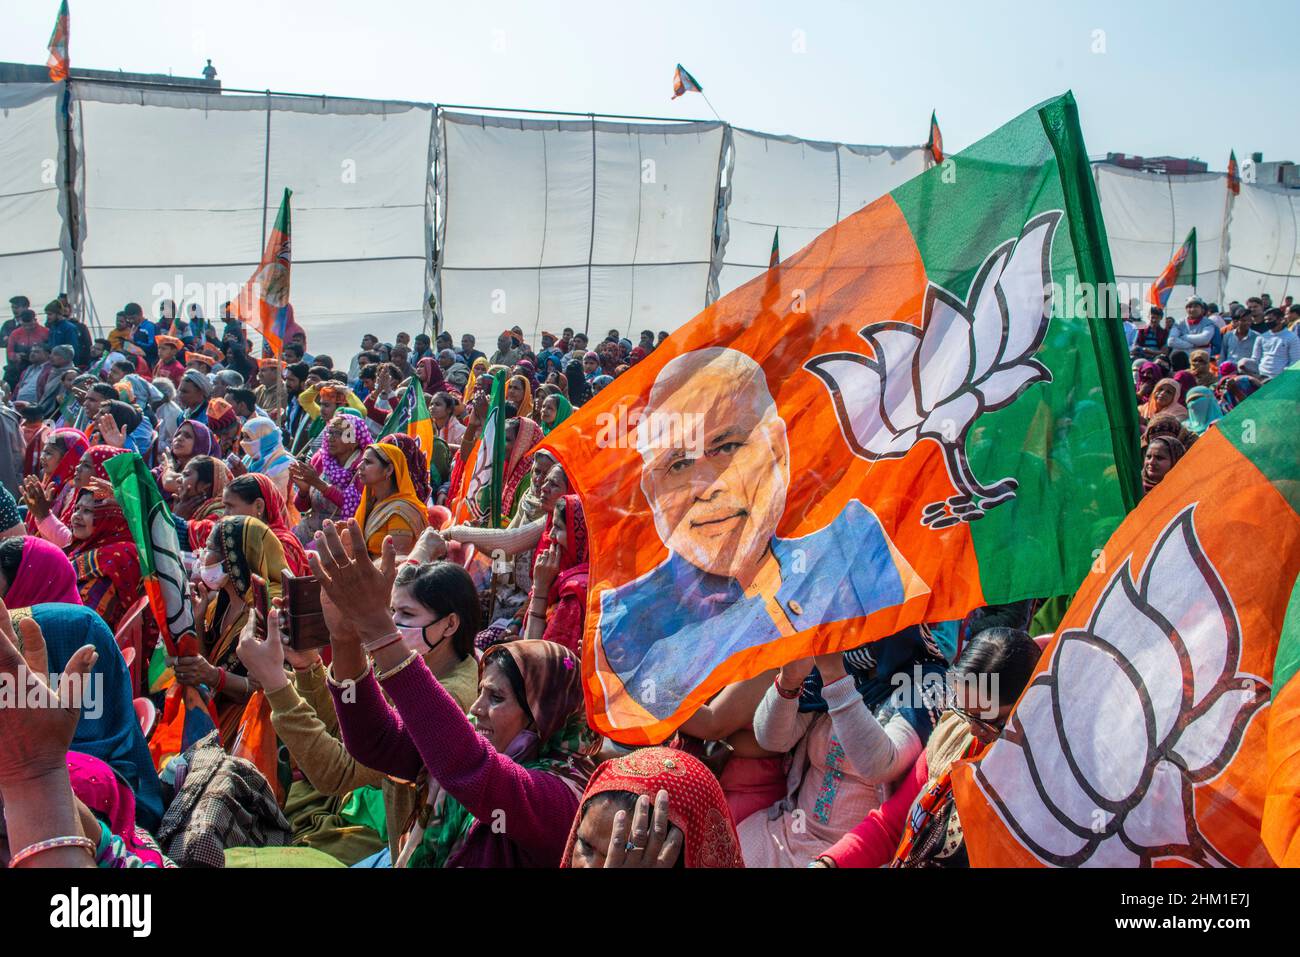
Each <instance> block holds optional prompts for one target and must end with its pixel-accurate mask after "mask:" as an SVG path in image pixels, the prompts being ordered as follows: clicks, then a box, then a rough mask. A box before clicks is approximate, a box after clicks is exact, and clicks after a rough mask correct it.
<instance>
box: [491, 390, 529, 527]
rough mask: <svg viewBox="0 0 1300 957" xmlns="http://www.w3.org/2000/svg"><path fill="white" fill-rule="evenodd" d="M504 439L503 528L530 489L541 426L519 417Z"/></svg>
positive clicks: (502, 480)
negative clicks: (535, 450) (529, 478)
mask: <svg viewBox="0 0 1300 957" xmlns="http://www.w3.org/2000/svg"><path fill="white" fill-rule="evenodd" d="M525 382H526V380H525ZM505 438H506V461H505V467H504V468H503V469H502V471H501V524H502V526H506V525H508V524H509V523H510V519H512V518H514V515H515V511H516V510H517V509H518V506H519V498H520V496H521V495H523V493H524V492H525V491H527V489H528V477H529V470H530V469H531V468H532V465H533V450H534V449H535V448H536V447H537V444H538V443H539V442H541V441H542V427H541V426H540V425H538V424H537V423H536V422H534V421H533V420H532V419H527V418H524V417H523V416H522V415H519V416H516V417H515V418H512V419H509V420H508V421H507V422H506V435H505ZM485 494H486V490H485Z"/></svg>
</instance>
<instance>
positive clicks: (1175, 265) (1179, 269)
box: [1147, 226, 1196, 310]
mask: <svg viewBox="0 0 1300 957" xmlns="http://www.w3.org/2000/svg"><path fill="white" fill-rule="evenodd" d="M1175 286H1191V287H1192V288H1193V289H1195V288H1196V227H1195V226H1193V227H1192V231H1191V232H1190V233H1188V234H1187V238H1186V239H1184V240H1183V244H1182V245H1181V246H1179V247H1178V249H1177V251H1176V252H1175V253H1174V258H1173V259H1171V260H1169V265H1167V266H1166V267H1165V268H1164V271H1163V272H1161V273H1160V275H1159V276H1157V277H1156V281H1155V282H1153V283H1152V284H1151V288H1150V290H1148V292H1147V302H1149V303H1150V304H1151V305H1153V306H1159V307H1160V308H1161V309H1162V310H1163V309H1164V308H1165V304H1166V303H1168V302H1169V294H1170V293H1171V292H1173V291H1174V287H1175Z"/></svg>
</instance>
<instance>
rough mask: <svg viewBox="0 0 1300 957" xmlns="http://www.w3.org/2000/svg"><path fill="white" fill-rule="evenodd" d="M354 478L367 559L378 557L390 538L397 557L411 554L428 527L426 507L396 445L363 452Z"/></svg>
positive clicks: (380, 445) (385, 444)
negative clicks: (358, 491) (357, 480)
mask: <svg viewBox="0 0 1300 957" xmlns="http://www.w3.org/2000/svg"><path fill="white" fill-rule="evenodd" d="M357 477H358V478H360V479H361V484H362V486H364V491H362V493H361V504H360V505H359V506H357V516H356V518H357V524H358V525H360V526H361V531H362V532H363V533H364V534H365V536H366V551H367V552H369V553H370V557H371V558H378V557H379V555H380V553H381V551H382V549H383V547H384V538H385V537H387V536H389V535H391V536H393V544H394V545H395V546H396V548H397V552H398V554H399V555H400V554H405V553H407V552H410V550H411V549H412V548H414V547H415V540H416V539H417V538H419V537H420V533H421V532H422V531H424V530H425V528H427V527H428V525H429V513H428V504H427V503H426V502H421V501H420V497H419V496H418V495H416V494H415V483H414V481H413V480H412V478H411V469H410V466H409V465H408V464H407V461H406V454H405V453H404V452H403V451H402V450H401V449H400V448H398V447H397V446H396V445H391V444H389V443H388V442H376V443H375V444H374V445H372V446H370V447H369V448H367V449H366V452H365V455H364V456H363V457H362V459H361V468H360V469H359V470H358V472H357Z"/></svg>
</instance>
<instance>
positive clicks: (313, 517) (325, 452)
mask: <svg viewBox="0 0 1300 957" xmlns="http://www.w3.org/2000/svg"><path fill="white" fill-rule="evenodd" d="M373 441H374V437H373V436H372V435H371V432H370V426H369V425H367V424H366V420H365V419H363V418H361V417H360V416H359V415H355V414H353V413H352V412H350V411H339V412H336V413H334V417H333V418H332V419H330V420H329V423H328V424H327V425H326V426H325V431H324V433H323V441H322V443H321V447H320V451H318V452H317V453H316V454H315V455H313V456H312V457H311V463H310V464H309V465H301V464H294V465H292V466H290V468H289V472H290V474H291V475H292V477H293V482H294V485H295V486H296V487H297V490H298V491H297V496H296V498H295V501H294V504H295V505H296V506H297V509H298V511H299V512H300V513H301V514H302V516H303V518H302V521H301V522H299V523H298V525H297V526H296V527H295V528H294V534H295V535H297V536H298V539H299V541H301V542H302V543H303V544H307V543H308V542H310V541H311V540H312V536H313V535H315V534H316V533H317V532H319V531H320V530H321V529H322V528H324V527H325V523H326V522H342V521H346V520H347V519H349V518H351V517H352V516H353V515H355V514H356V512H357V506H358V505H360V504H361V492H362V487H361V480H360V478H359V477H358V473H359V472H360V471H361V457H362V454H363V453H364V452H365V450H366V449H368V448H369V447H370V444H371V443H372V442H373Z"/></svg>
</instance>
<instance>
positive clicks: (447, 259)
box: [438, 112, 723, 355]
mask: <svg viewBox="0 0 1300 957" xmlns="http://www.w3.org/2000/svg"><path fill="white" fill-rule="evenodd" d="M439 131H440V139H439V149H438V176H439V209H440V217H439V232H438V235H439V242H438V247H439V249H440V250H441V257H440V262H439V268H438V283H439V290H440V295H439V302H440V305H441V312H442V315H443V317H444V322H445V325H446V327H447V328H448V329H450V330H451V331H452V332H453V333H454V334H455V335H457V336H460V335H463V334H464V333H471V334H473V335H474V336H476V337H477V339H478V343H479V346H480V348H482V349H483V351H485V352H487V353H488V354H489V355H490V354H491V353H492V351H493V350H494V349H495V342H496V338H497V336H498V334H499V333H500V332H501V331H502V330H503V329H504V328H509V327H511V326H516V325H517V326H519V327H520V328H521V329H523V330H524V333H525V335H526V336H527V337H528V338H529V339H530V341H535V337H536V333H538V332H539V331H541V330H543V329H547V330H549V331H552V332H555V333H556V334H557V335H558V334H560V333H561V331H562V330H563V328H564V327H566V326H569V327H572V328H573V329H575V330H578V331H582V330H584V329H590V330H591V333H592V334H593V335H595V336H596V337H598V338H603V337H604V335H605V333H607V332H608V331H609V330H610V329H617V330H619V332H620V334H622V335H630V336H631V337H632V338H633V339H636V337H637V334H638V333H639V332H640V330H642V329H652V330H658V329H675V328H677V327H678V326H679V325H681V324H682V323H683V322H685V321H686V320H687V319H689V318H691V317H692V316H694V315H695V314H696V313H697V312H699V311H700V310H701V309H703V308H704V305H705V291H706V289H707V287H708V281H709V270H710V267H711V264H712V249H713V227H714V209H715V207H716V205H717V190H718V174H719V165H720V163H721V159H722V149H723V126H722V124H720V123H682V124H671V125H646V124H637V125H630V124H623V123H606V122H600V121H596V122H592V121H567V120H565V121H554V120H550V121H543V120H518V119H502V118H498V117H482V116H473V115H467V114H456V113H446V112H444V113H443V114H442V122H441V123H440V124H439Z"/></svg>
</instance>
